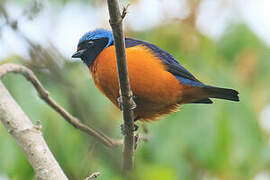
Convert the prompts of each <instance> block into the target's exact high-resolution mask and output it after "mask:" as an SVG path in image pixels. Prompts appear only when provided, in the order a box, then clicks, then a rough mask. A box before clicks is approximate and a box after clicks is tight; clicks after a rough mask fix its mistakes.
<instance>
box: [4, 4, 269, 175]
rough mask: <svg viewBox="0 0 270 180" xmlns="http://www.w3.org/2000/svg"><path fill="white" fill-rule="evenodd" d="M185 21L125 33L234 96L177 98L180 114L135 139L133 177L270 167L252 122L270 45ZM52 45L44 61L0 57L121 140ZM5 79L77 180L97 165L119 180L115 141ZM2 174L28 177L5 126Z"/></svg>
mask: <svg viewBox="0 0 270 180" xmlns="http://www.w3.org/2000/svg"><path fill="white" fill-rule="evenodd" d="M63 2H65V1H63ZM191 22H192V19H191V20H190V19H187V20H186V21H183V22H169V23H167V24H164V25H161V26H159V27H156V28H154V29H150V30H147V31H143V32H133V31H131V30H127V35H128V36H132V37H135V38H138V39H142V40H146V41H150V42H152V43H154V44H156V45H158V46H160V47H161V48H163V49H165V50H167V51H168V52H170V53H171V54H173V55H174V56H175V57H176V58H177V59H178V60H179V61H180V62H181V63H182V64H183V66H184V67H186V68H187V69H188V70H190V71H191V72H192V73H193V74H194V75H195V76H196V77H198V78H199V79H200V80H201V81H203V82H205V83H207V84H212V85H217V86H221V87H231V88H235V89H237V90H238V91H239V92H240V99H241V102H240V103H232V102H227V101H222V100H215V103H214V104H213V105H194V104H193V105H184V106H182V107H181V108H180V111H179V112H177V113H174V114H172V115H169V116H166V117H164V118H162V119H161V120H160V121H156V122H151V123H148V124H147V126H148V128H149V130H150V133H151V136H152V137H151V140H150V141H149V142H147V143H145V142H140V144H139V146H138V149H137V151H136V155H135V171H134V173H133V174H132V175H131V179H136V180H144V179H155V180H163V179H168V180H175V179H181V180H185V179H187V180H189V179H211V178H218V179H224V180H227V179H245V180H248V179H253V178H254V176H255V175H256V174H257V173H258V172H261V171H266V172H268V171H269V170H270V149H269V144H268V141H269V134H267V133H266V132H264V130H263V129H262V128H261V125H260V124H259V119H260V113H261V110H262V109H263V108H264V107H265V106H266V105H267V104H269V101H270V99H269V98H270V91H269V89H270V83H269V80H270V78H269V77H270V71H269V67H270V61H269V59H270V53H269V52H270V51H269V48H268V47H267V46H266V45H265V44H264V43H263V42H262V41H261V40H259V39H258V38H257V37H256V35H254V34H253V32H252V31H251V30H250V29H249V28H248V27H247V26H246V25H245V24H237V25H231V26H230V27H229V29H228V30H227V32H226V33H225V34H224V35H223V37H222V38H220V39H219V40H217V41H213V40H211V39H209V38H207V37H206V36H203V35H201V34H200V33H199V32H198V31H197V30H196V28H194V25H192V23H191ZM74 43H77V42H74ZM35 48H41V47H35ZM35 48H33V49H32V50H33V51H35V50H37V49H35ZM55 51H56V50H52V49H45V50H43V53H42V54H41V55H42V56H44V57H46V58H44V59H46V61H44V59H41V58H37V57H36V56H35V55H33V56H31V58H32V59H31V61H27V60H25V59H24V58H23V57H20V56H17V55H11V56H9V57H8V58H6V59H4V60H2V61H0V63H1V64H2V63H5V62H13V63H18V64H24V65H26V66H28V67H29V68H31V69H32V70H33V71H34V72H35V74H36V75H37V76H38V78H39V79H40V81H41V82H42V84H43V85H44V86H45V88H46V89H47V90H48V91H49V92H50V94H51V96H52V97H53V98H54V99H55V100H56V101H57V102H59V103H60V104H61V105H62V106H63V107H65V108H66V109H67V110H68V111H69V112H70V113H71V114H73V115H74V116H77V117H78V118H80V119H81V120H82V121H83V122H84V123H86V124H88V125H90V126H92V127H95V128H96V129H99V130H102V131H103V132H106V133H107V134H109V135H110V136H112V137H116V138H121V134H120V128H119V126H120V124H121V122H122V120H121V113H120V112H119V111H118V110H117V109H116V108H115V107H113V105H112V103H110V102H109V101H108V99H106V98H105V97H104V96H103V95H101V93H100V92H99V91H98V90H97V89H96V88H95V86H94V84H93V81H92V79H91V77H90V75H89V73H88V70H87V68H86V67H85V66H84V65H83V64H82V63H81V62H71V61H68V60H65V59H63V58H62V57H61V56H52V57H50V58H51V59H50V58H48V57H49V56H45V55H46V53H49V54H53V55H54V53H55ZM3 82H4V84H5V85H6V87H7V88H8V89H9V91H10V93H11V94H12V96H13V97H14V98H15V99H16V101H17V102H18V103H19V105H20V106H21V108H22V109H23V110H24V111H25V113H26V114H27V115H28V116H29V117H30V119H31V120H32V121H33V122H36V121H38V120H40V121H41V124H42V132H43V134H44V137H45V139H46V141H47V143H48V145H49V147H50V148H51V150H52V152H53V153H54V155H55V157H56V159H57V160H58V161H59V163H60V165H61V167H62V168H63V170H64V171H65V173H66V174H67V175H68V177H69V178H70V179H83V178H84V177H86V176H88V175H89V174H90V173H91V172H96V171H100V172H101V173H102V175H101V176H100V177H99V178H98V179H102V180H107V179H110V180H122V179H125V178H124V177H123V176H122V175H121V155H122V149H121V147H118V148H114V149H109V148H106V147H104V146H103V145H102V144H100V143H99V142H96V141H94V139H93V138H91V137H89V136H88V135H86V134H84V133H82V132H80V131H78V130H77V129H74V128H73V127H72V126H71V125H70V124H68V123H67V122H66V121H64V120H63V118H61V117H60V116H59V115H58V114H57V113H56V112H55V111H53V110H52V109H51V108H49V107H48V106H47V105H46V104H45V103H44V102H43V101H41V100H40V99H39V97H38V96H37V93H36V92H35V90H34V88H33V87H32V85H31V84H30V83H29V82H27V81H26V80H25V79H24V78H23V77H21V76H19V75H12V74H11V75H8V76H6V77H5V78H4V79H3ZM139 131H141V129H140V130H139ZM1 174H7V176H8V177H10V179H14V180H21V179H35V178H34V173H33V170H32V168H31V166H30V165H29V163H28V161H27V159H26V158H25V156H24V154H23V152H22V151H21V150H20V149H19V148H18V146H17V144H16V143H15V141H14V140H13V139H12V137H11V136H10V135H9V134H8V132H7V131H6V129H5V128H4V127H3V126H2V124H0V176H1Z"/></svg>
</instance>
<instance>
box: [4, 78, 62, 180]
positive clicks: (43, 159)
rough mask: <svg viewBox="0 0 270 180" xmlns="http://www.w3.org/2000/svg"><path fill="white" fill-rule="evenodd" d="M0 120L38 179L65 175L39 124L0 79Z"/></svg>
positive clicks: (60, 177) (45, 179)
mask: <svg viewBox="0 0 270 180" xmlns="http://www.w3.org/2000/svg"><path fill="white" fill-rule="evenodd" d="M0 121H1V122H2V123H3V124H4V126H5V127H6V128H7V130H8V132H9V133H10V134H11V135H12V136H13V137H14V139H15V140H16V141H17V143H18V144H19V146H20V147H21V148H22V150H23V151H24V153H25V154H26V156H27V159H28V160H29V162H30V164H31V165H32V167H33V168H34V171H35V175H36V178H37V179H39V180H47V179H52V180H53V179H55V180H66V179H67V177H66V175H65V174H64V172H63V171H62V169H61V168H60V166H59V164H58V163H57V161H56V160H55V158H54V156H53V154H52V153H51V151H50V149H49V148H48V146H47V144H46V142H45V140H44V138H43V136H42V133H41V131H40V128H41V127H40V126H34V125H33V124H32V122H31V121H30V119H29V118H28V117H27V116H26V114H25V113H24V112H23V111H22V109H21V108H20V107H19V105H18V104H17V103H16V102H15V101H14V99H13V98H12V96H11V95H10V94H9V92H8V91H7V89H6V88H5V86H4V85H3V84H2V82H1V81H0Z"/></svg>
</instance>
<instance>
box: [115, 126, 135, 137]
mask: <svg viewBox="0 0 270 180" xmlns="http://www.w3.org/2000/svg"><path fill="white" fill-rule="evenodd" d="M120 129H121V134H122V135H123V136H125V135H127V131H126V129H125V125H124V124H121V125H120ZM138 129H139V126H138V125H137V124H134V129H133V132H135V131H137V130H138Z"/></svg>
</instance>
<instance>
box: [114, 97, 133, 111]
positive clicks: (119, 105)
mask: <svg viewBox="0 0 270 180" xmlns="http://www.w3.org/2000/svg"><path fill="white" fill-rule="evenodd" d="M134 98H136V96H133V99H134ZM133 99H132V103H131V106H130V110H134V109H135V108H136V103H135V102H134V100H133ZM117 102H118V107H119V108H120V110H121V111H122V110H123V97H122V96H120V97H118V98H117Z"/></svg>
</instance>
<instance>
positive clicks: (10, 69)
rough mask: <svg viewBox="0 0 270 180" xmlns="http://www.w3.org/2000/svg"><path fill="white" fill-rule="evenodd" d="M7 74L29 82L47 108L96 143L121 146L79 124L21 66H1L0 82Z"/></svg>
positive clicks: (30, 73)
mask: <svg viewBox="0 0 270 180" xmlns="http://www.w3.org/2000/svg"><path fill="white" fill-rule="evenodd" d="M7 73H19V74H22V75H23V76H24V77H25V78H26V79H27V80H28V81H30V82H31V83H32V84H33V85H34V87H35V89H36V90H37V92H38V94H39V96H40V98H41V99H43V100H44V101H45V102H46V103H47V104H48V105H49V106H51V107H52V108H53V109H54V110H55V111H57V112H58V113H59V114H60V115H61V116H62V117H63V118H64V119H65V120H66V121H68V122H69V123H70V124H72V125H73V126H74V127H75V128H77V129H80V130H81V131H83V132H85V133H87V134H89V135H90V136H93V137H94V138H96V139H97V140H98V141H100V142H102V143H103V144H104V145H106V146H107V147H113V146H117V145H120V144H121V140H116V139H112V138H109V137H108V136H107V135H105V134H104V133H102V132H100V131H97V130H94V129H93V128H90V127H88V126H86V125H84V124H83V123H81V122H80V121H79V120H78V119H77V118H76V117H74V116H72V115H71V114H69V113H68V112H67V111H66V110H65V109H64V108H63V107H61V106H60V105H59V104H57V103H56V102H55V101H54V100H53V99H52V98H51V97H50V95H49V92H48V91H47V90H46V89H45V88H44V87H43V86H42V84H41V83H40V81H39V80H38V79H37V77H36V76H35V75H34V73H33V72H32V71H31V70H30V69H28V68H26V67H24V66H21V65H17V64H11V63H7V64H3V65H1V66H0V80H1V79H2V78H3V77H4V76H5V75H6V74H7Z"/></svg>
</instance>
